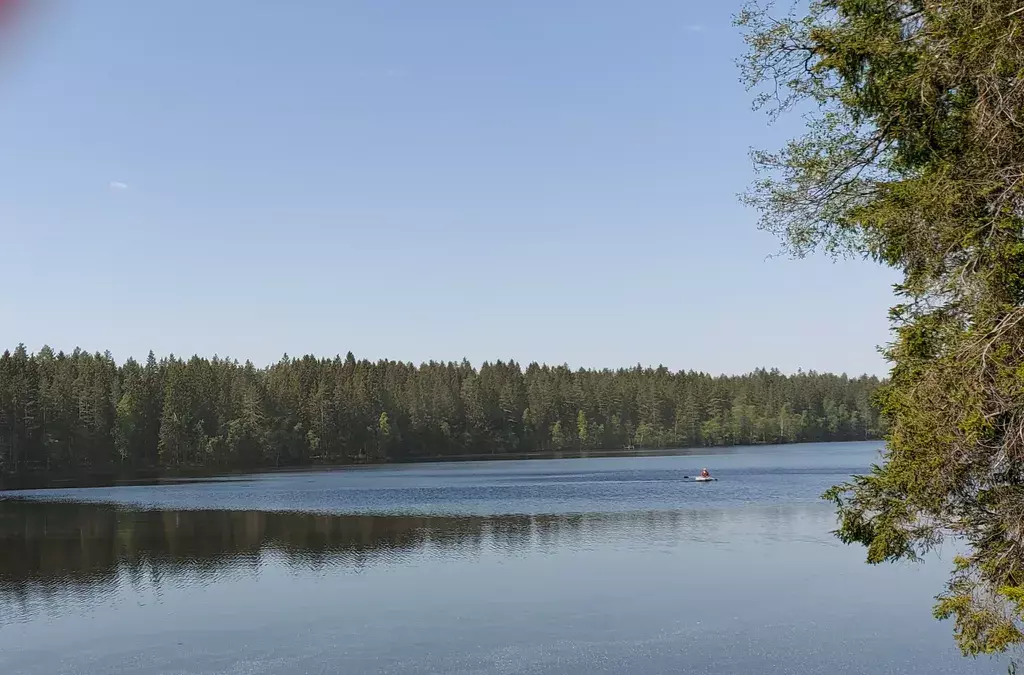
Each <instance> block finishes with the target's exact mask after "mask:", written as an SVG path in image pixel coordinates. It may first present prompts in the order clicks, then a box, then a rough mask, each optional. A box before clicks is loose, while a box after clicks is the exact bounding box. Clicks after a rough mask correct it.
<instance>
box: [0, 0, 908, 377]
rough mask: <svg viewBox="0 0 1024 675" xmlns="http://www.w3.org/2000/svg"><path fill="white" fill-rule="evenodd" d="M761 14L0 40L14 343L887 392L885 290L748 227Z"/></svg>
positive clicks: (343, 21)
mask: <svg viewBox="0 0 1024 675" xmlns="http://www.w3.org/2000/svg"><path fill="white" fill-rule="evenodd" d="M738 9H739V0H736V1H735V2H734V1H733V0H723V1H722V2H710V3H709V2H697V1H696V0H690V1H681V0H590V1H588V2H585V3H584V2H568V1H560V2H551V1H550V0H519V1H517V2H501V3H497V2H487V3H484V2H479V1H478V0H432V1H431V2H429V3H428V2H419V1H414V0H403V1H399V0H303V1H302V2H272V1H270V0H262V1H260V0H217V1H216V2H209V1H208V0H147V1H146V2H139V1H138V0H103V1H102V2H89V1H88V0H52V1H51V2H48V3H44V4H43V5H41V6H40V7H39V8H38V11H33V12H29V13H27V14H24V15H23V16H21V19H20V21H19V22H18V23H17V25H16V26H14V27H13V29H11V30H8V31H6V32H5V33H4V34H3V35H2V39H0V148H2V151H0V288H2V289H3V291H2V292H0V317H2V318H0V345H2V347H11V348H13V347H14V346H16V345H17V344H18V343H25V344H26V345H27V346H28V347H29V349H30V350H32V351H34V350H37V349H39V348H40V347H41V346H43V345H44V344H49V345H51V346H52V347H54V348H55V349H64V350H70V349H73V348H74V347H76V346H80V347H82V348H83V349H87V350H89V351H95V350H98V351H104V350H110V351H111V352H112V353H113V354H114V357H115V358H116V359H118V360H123V359H125V358H128V357H135V358H144V357H145V355H146V354H147V353H148V352H149V350H151V349H152V350H153V351H154V352H156V353H157V354H158V355H161V356H162V355H166V354H168V353H174V354H177V355H180V356H190V355H192V354H193V353H198V354H200V355H204V356H212V355H214V354H218V355H220V356H228V357H233V358H238V359H240V360H245V359H251V360H252V361H253V362H254V363H256V364H258V365H263V364H267V363H271V362H274V361H276V360H277V359H279V358H280V357H281V356H282V354H284V353H288V354H289V355H292V356H296V355H301V354H306V353H314V354H317V355H322V356H333V355H335V354H338V353H341V354H344V353H345V352H347V351H349V350H351V351H352V352H354V353H355V355H356V356H357V357H359V358H370V359H377V358H392V359H398V360H402V361H412V362H417V363H418V362H422V361H425V360H429V359H435V360H458V359H462V358H463V357H466V358H468V359H469V360H470V361H471V362H474V363H480V362H482V361H484V360H492V361H493V360H496V359H506V360H507V359H515V360H517V361H519V362H521V363H524V364H526V363H529V362H531V361H539V362H547V363H568V364H570V365H572V366H574V367H578V366H582V367H598V368H602V367H612V368H614V367H620V366H630V365H634V364H637V363H641V364H645V365H648V364H650V365H659V364H663V365H665V366H668V367H669V368H672V369H687V370H688V369H695V370H703V371H709V372H713V373H738V372H745V371H749V370H751V369H753V368H757V367H768V368H771V367H777V368H780V369H782V370H783V371H786V372H792V371H796V370H797V369H803V370H812V369H814V370H819V371H825V370H827V371H837V372H839V371H841V372H848V373H850V374H860V373H865V372H866V373H873V374H882V373H884V372H885V370H886V365H885V363H884V361H883V360H882V358H881V357H880V356H879V354H878V351H877V347H878V346H880V345H882V344H884V343H885V342H886V341H887V340H888V339H889V335H888V322H887V319H886V310H887V308H888V307H889V305H891V304H892V302H893V298H892V291H891V287H892V284H893V283H894V282H895V281H896V276H895V274H894V273H893V272H892V271H891V270H887V269H884V268H881V267H879V266H877V265H875V264H872V263H867V262H859V261H857V262H849V261H847V262H839V263H835V262H833V261H831V260H830V259H828V258H825V257H821V256H819V257H814V258H809V259H804V260H790V259H787V258H777V257H776V258H773V257H770V256H771V254H773V253H776V252H777V251H778V249H779V243H778V241H777V240H776V239H775V238H774V237H772V236H771V235H769V234H766V233H763V232H759V231H758V230H757V226H756V225H757V217H756V214H755V213H754V212H752V211H751V210H749V209H748V208H746V207H744V206H742V205H741V204H740V203H739V202H738V200H737V198H736V195H737V193H739V192H741V191H742V190H743V189H744V188H745V187H746V185H747V184H748V182H749V181H750V179H751V169H750V162H749V158H748V155H747V153H748V150H749V148H750V147H752V146H754V147H766V148H774V147H777V146H779V145H780V144H781V143H782V142H783V141H784V140H785V139H786V138H787V137H788V136H791V135H794V134H796V133H798V132H799V130H800V127H799V124H800V120H799V119H794V120H789V121H785V122H783V123H780V124H776V125H769V123H768V119H767V118H766V116H765V115H764V114H763V113H758V112H754V111H752V110H751V106H750V102H751V94H750V93H748V92H747V91H745V90H744V87H743V86H742V84H741V83H740V82H739V78H738V71H737V68H736V65H735V60H736V58H737V57H738V56H739V55H740V54H741V53H742V51H743V44H742V40H741V37H740V35H739V33H738V31H737V29H736V28H734V27H733V26H732V24H731V15H732V14H733V13H734V12H736V11H737V10H738Z"/></svg>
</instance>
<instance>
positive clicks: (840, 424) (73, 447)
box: [0, 345, 884, 487]
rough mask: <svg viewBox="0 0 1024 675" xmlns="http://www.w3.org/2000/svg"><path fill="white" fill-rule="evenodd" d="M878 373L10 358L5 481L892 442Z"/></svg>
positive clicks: (0, 408) (3, 417)
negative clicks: (876, 399) (880, 408)
mask: <svg viewBox="0 0 1024 675" xmlns="http://www.w3.org/2000/svg"><path fill="white" fill-rule="evenodd" d="M880 384H881V383H880V381H879V379H878V378H876V377H869V376H861V377H856V378H850V377H847V376H845V375H833V374H821V373H815V372H806V373H805V372H800V373H797V374H795V375H784V374H782V373H780V372H778V371H776V370H757V371H755V372H752V373H750V374H747V375H741V376H711V375H708V374H705V373H699V372H693V371H687V372H671V371H669V370H668V369H667V368H664V367H659V368H643V367H640V366H636V367H634V368H629V369H619V370H585V369H578V370H573V369H570V368H569V367H568V366H564V365H563V366H547V365H539V364H536V363H532V364H530V365H528V366H527V367H526V368H525V369H524V368H522V367H521V366H520V365H519V364H518V363H516V362H515V361H507V362H505V361H496V362H493V363H484V364H482V365H481V366H480V367H479V368H475V367H473V366H472V365H470V364H469V363H468V362H467V361H465V360H464V361H462V362H461V363H454V362H445V363H442V362H433V361H432V362H429V363H424V364H422V365H420V366H415V365H413V364H411V363H403V362H400V361H388V360H381V361H373V362H371V361H367V360H359V361H357V360H356V359H355V357H354V356H353V355H352V354H351V353H349V354H348V355H347V356H345V357H340V356H337V357H335V358H330V359H325V358H316V357H314V356H303V357H301V358H291V357H288V356H287V355H285V356H284V357H283V358H282V359H281V360H280V361H279V362H277V363H275V364H273V365H271V366H269V367H265V368H257V367H256V366H254V365H253V364H252V363H251V362H248V361H247V362H245V363H239V362H238V361H236V360H231V359H225V358H218V357H214V358H212V359H207V358H201V357H199V356H193V357H191V358H189V359H181V358H178V357H175V356H173V355H171V356H168V357H165V358H162V359H160V360H158V359H157V358H156V357H155V355H153V353H152V352H151V353H150V354H149V357H148V359H147V360H146V362H145V363H140V362H138V361H136V360H134V359H128V360H127V361H125V362H124V363H123V364H120V365H119V364H118V363H116V362H115V361H114V359H113V357H112V356H111V354H110V353H109V352H108V353H105V354H100V353H90V352H86V351H83V350H80V349H76V350H75V351H74V352H72V353H70V354H68V353H64V352H54V351H53V350H52V349H51V348H49V347H43V348H42V349H41V350H40V351H39V352H37V353H33V354H30V353H29V352H28V351H27V349H26V348H25V346H24V345H19V346H18V347H17V348H16V349H15V350H14V351H13V352H12V351H6V352H4V354H3V356H2V357H0V481H3V485H5V486H7V487H11V486H19V485H22V484H49V483H50V482H51V481H54V480H64V481H69V482H72V483H75V482H78V483H82V482H84V481H85V480H86V479H87V478H91V479H103V478H107V479H109V478H111V477H118V478H125V477H145V476H173V475H176V474H186V473H189V472H197V471H199V472H211V473H215V472H218V471H232V470H245V469H259V468H270V467H304V466H313V465H335V464H352V463H366V462H404V461H416V460H422V459H443V458H458V457H481V456H488V457H500V456H502V455H505V456H508V455H519V454H523V453H551V452H585V451H594V450H600V449H621V448H626V447H636V448H686V447H701V446H725V445H750V444H772V443H798V442H813V441H850V440H867V439H876V438H879V437H880V436H881V435H882V434H883V433H884V420H883V419H881V418H880V416H879V413H878V412H877V410H876V409H875V407H874V406H873V403H872V400H873V394H874V392H875V391H876V389H877V388H878V387H879V385H880Z"/></svg>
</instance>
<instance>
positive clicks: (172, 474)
mask: <svg viewBox="0 0 1024 675" xmlns="http://www.w3.org/2000/svg"><path fill="white" fill-rule="evenodd" d="M858 443H878V444H882V443H883V440H882V439H877V438H869V439H864V440H859V441H809V442H805V443H765V444H755V445H727V446H714V447H697V448H633V449H628V448H612V449H604V450H572V451H567V450H562V451H555V452H550V451H548V452H518V453H500V454H490V453H476V454H471V455H454V456H453V455H436V456H421V457H412V458H409V457H406V458H403V459H401V460H394V461H383V462H382V461H370V460H365V461H360V460H354V461H351V462H345V463H337V462H331V463H323V464H302V465H290V466H277V467H252V468H237V469H230V468H226V469H223V470H219V471H218V470H215V469H212V468H209V467H178V468H177V469H176V470H174V471H169V470H152V469H151V470H142V471H136V472H131V473H129V472H122V473H118V472H96V473H94V474H89V475H80V476H57V477H49V476H46V475H45V474H42V473H36V474H28V475H25V476H20V477H9V478H8V479H6V480H4V481H0V491H4V492H19V491H25V490H60V489H77V488H98V487H114V486H129V485H161V484H168V485H170V484H176V483H188V482H196V481H214V480H217V479H218V478H223V479H236V478H238V477H241V476H260V475H270V474H276V473H315V472H318V471H343V470H361V469H373V468H380V467H385V466H400V465H412V464H448V463H452V464H456V463H461V462H488V461H522V460H548V459H588V458H606V457H674V456H695V457H700V456H714V455H729V454H735V453H736V452H738V451H740V450H744V449H760V448H773V447H780V448H781V447H793V446H801V445H804V446H807V445H830V446H839V445H851V444H858Z"/></svg>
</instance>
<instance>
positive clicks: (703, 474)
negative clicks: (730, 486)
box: [700, 469, 711, 478]
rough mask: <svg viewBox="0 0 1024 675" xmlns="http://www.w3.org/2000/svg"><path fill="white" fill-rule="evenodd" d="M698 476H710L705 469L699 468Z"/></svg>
mask: <svg viewBox="0 0 1024 675" xmlns="http://www.w3.org/2000/svg"><path fill="white" fill-rule="evenodd" d="M700 477H701V478H711V474H710V473H708V470H707V469H701V470H700Z"/></svg>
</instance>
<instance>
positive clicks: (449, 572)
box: [0, 444, 1005, 675]
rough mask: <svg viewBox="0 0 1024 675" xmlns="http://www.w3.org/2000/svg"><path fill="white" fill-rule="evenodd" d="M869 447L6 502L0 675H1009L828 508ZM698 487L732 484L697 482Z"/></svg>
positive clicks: (359, 473)
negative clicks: (963, 652) (963, 642)
mask: <svg viewBox="0 0 1024 675" xmlns="http://www.w3.org/2000/svg"><path fill="white" fill-rule="evenodd" d="M877 450H878V445H877V444H842V445H807V446H791V447H784V448H748V449H738V450H735V451H729V452H723V453H719V454H716V455H712V456H693V455H684V456H673V457H644V458H600V459H574V460H537V461H513V462H467V463H458V464H450V463H446V464H430V465H408V466H400V467H387V468H373V469H353V470H344V471H333V472H317V473H296V474H274V475H261V476H245V477H238V478H232V479H230V480H224V481H202V482H197V483H189V484H178V485H163V486H151V487H118V488H104V489H88V490H52V491H34V492H27V493H16V494H13V493H8V494H7V495H5V497H7V499H5V500H3V501H0V673H25V674H26V675H35V674H39V675H42V674H46V675H51V674H53V675H60V674H72V673H74V674H79V673H81V674H89V675H92V674H99V673H143V674H149V675H157V674H160V675H171V674H173V675H184V674H189V675H192V674H204V675H205V674H210V675H212V674H214V673H218V674H220V673H225V674H236V673H237V674H243V673H244V674H254V673H268V674H269V673H275V674H276V673H281V674H284V675H299V674H303V675H305V674H307V673H370V674H373V673H378V674H381V675H383V674H395V675H407V674H408V675H412V674H416V675H420V674H435V673H437V674H440V673H453V674H459V675H469V674H493V673H501V674H506V673H507V674H509V675H511V674H513V673H515V674H519V673H527V674H537V675H540V674H545V675H546V674H551V675H554V674H555V673H568V674H571V675H576V674H578V675H584V674H588V675H589V674H591V673H638V674H639V673H643V674H646V673H650V674H662V673H664V674H666V675H667V674H668V673H672V674H677V673H694V674H707V675H725V674H732V673H735V674H737V675H739V674H744V675H746V674H749V673H762V672H764V673H767V672H772V673H794V674H797V673H799V674H810V673H822V674H825V673H828V674H834V673H872V674H882V673H893V674H895V673H938V674H943V673H950V674H951V673H1001V672H1005V668H1003V667H1001V666H1000V664H999V663H997V662H994V661H990V660H977V661H970V660H963V659H961V658H960V657H959V655H958V653H957V652H956V650H955V649H954V647H953V643H952V640H951V637H950V631H951V626H950V625H949V624H940V623H938V622H935V621H934V620H933V619H932V618H931V615H930V610H931V604H932V598H933V596H934V595H935V593H937V592H938V591H940V590H941V586H942V582H943V580H944V579H945V576H946V573H947V571H948V558H950V557H951V552H950V553H948V554H947V555H945V556H943V558H945V560H943V559H939V560H933V561H930V562H929V563H928V564H926V565H923V566H909V565H886V566H883V567H869V566H867V565H864V564H863V551H862V550H859V549H856V548H848V547H844V546H842V545H841V544H839V543H838V542H837V541H836V540H835V539H833V538H832V537H831V536H830V535H829V530H830V529H832V528H833V527H834V517H833V514H832V512H831V511H830V509H829V507H828V505H826V504H823V503H821V502H820V500H819V499H818V495H819V494H820V493H821V492H822V491H823V490H824V489H825V488H826V487H828V486H829V485H831V484H833V483H835V482H838V481H842V480H844V479H845V478H847V477H848V476H849V475H850V474H852V473H855V472H861V471H864V470H865V469H866V468H867V466H868V465H869V464H870V463H871V462H872V461H874V460H875V459H876V457H877ZM702 466H708V467H709V468H710V469H711V470H712V471H713V473H714V474H715V475H716V476H718V477H719V478H720V481H719V482H717V483H712V484H706V485H704V484H697V483H694V482H692V480H689V479H687V478H684V477H686V476H690V477H692V476H694V475H695V474H696V472H697V471H699V469H700V468H701V467H702Z"/></svg>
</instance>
